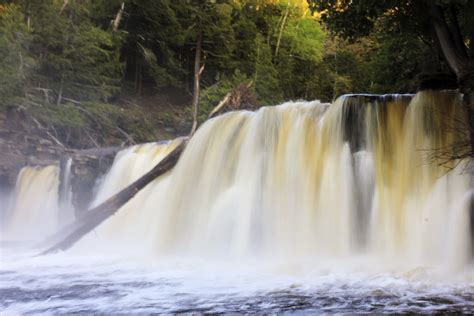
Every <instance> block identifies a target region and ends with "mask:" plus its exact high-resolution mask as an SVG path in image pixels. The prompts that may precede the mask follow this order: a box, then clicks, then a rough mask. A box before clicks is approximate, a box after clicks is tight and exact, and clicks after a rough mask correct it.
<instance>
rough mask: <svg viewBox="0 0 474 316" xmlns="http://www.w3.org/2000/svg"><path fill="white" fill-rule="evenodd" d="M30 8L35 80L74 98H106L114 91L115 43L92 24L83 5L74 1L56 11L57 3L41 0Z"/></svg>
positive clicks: (117, 65)
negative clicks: (35, 65)
mask: <svg viewBox="0 0 474 316" xmlns="http://www.w3.org/2000/svg"><path fill="white" fill-rule="evenodd" d="M74 3H75V2H74ZM34 9H35V11H34V12H35V13H34V15H33V16H32V19H33V22H35V23H34V24H33V30H32V35H33V41H32V44H31V45H32V48H31V51H32V52H33V54H34V55H36V56H37V60H38V70H37V72H36V73H35V75H36V76H35V79H36V80H39V81H40V82H41V83H42V84H43V85H47V86H48V87H49V88H50V89H52V90H54V91H55V92H56V94H57V95H60V94H62V96H64V97H67V98H71V99H77V100H106V99H107V98H109V97H110V96H112V95H113V94H114V93H115V92H117V91H118V88H119V86H120V77H121V66H120V63H119V60H118V59H119V54H118V50H117V44H118V43H117V41H116V39H115V38H114V36H113V34H111V33H110V32H107V31H104V30H102V29H100V28H99V27H96V26H94V25H93V24H92V22H91V19H90V17H89V16H88V11H87V8H86V7H83V6H81V5H80V4H76V5H74V6H71V7H70V8H67V9H66V10H65V11H64V12H63V14H58V12H59V11H60V7H58V6H57V5H55V4H54V3H49V2H47V1H45V2H43V3H41V4H37V6H36V7H35V8H34Z"/></svg>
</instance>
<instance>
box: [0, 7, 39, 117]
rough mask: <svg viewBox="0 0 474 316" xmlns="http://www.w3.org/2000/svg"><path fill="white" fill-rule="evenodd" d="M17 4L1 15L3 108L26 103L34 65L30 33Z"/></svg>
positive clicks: (0, 92)
mask: <svg viewBox="0 0 474 316" xmlns="http://www.w3.org/2000/svg"><path fill="white" fill-rule="evenodd" d="M23 21H24V16H23V14H22V13H21V11H20V10H19V8H18V7H17V6H15V5H10V6H6V7H5V8H4V10H3V11H2V12H1V14H0V56H2V58H0V108H1V107H6V106H8V105H12V104H18V103H21V102H22V98H23V96H24V89H23V88H24V85H25V81H26V79H27V76H28V74H29V72H30V70H31V67H32V66H33V60H32V59H31V58H30V56H29V54H28V51H27V49H28V41H29V37H30V34H29V32H28V30H27V29H26V26H25V25H24V23H23Z"/></svg>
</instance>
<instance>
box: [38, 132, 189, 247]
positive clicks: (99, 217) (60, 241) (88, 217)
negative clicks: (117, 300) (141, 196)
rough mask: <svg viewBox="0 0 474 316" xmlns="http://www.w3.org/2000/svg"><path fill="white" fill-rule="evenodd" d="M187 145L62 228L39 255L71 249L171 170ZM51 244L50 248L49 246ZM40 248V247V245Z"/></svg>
mask: <svg viewBox="0 0 474 316" xmlns="http://www.w3.org/2000/svg"><path fill="white" fill-rule="evenodd" d="M187 143H188V138H184V139H183V140H182V141H181V143H180V144H179V145H178V146H177V147H176V148H175V149H173V151H171V153H169V154H168V155H167V156H166V157H165V158H164V159H162V160H161V161H160V162H159V163H158V164H157V165H156V166H155V167H154V168H153V169H152V170H150V171H149V172H148V173H146V174H145V175H144V176H142V177H141V178H139V179H138V180H136V181H135V182H133V183H132V184H130V185H129V186H127V187H126V188H125V189H123V190H121V191H120V192H118V193H117V194H115V195H113V196H112V197H110V198H109V199H108V200H106V201H105V202H103V203H102V204H100V205H98V206H96V207H94V208H92V209H90V210H88V211H86V212H84V213H82V215H81V216H80V217H79V218H78V219H77V220H76V221H75V222H74V223H73V224H71V225H69V226H67V227H65V228H63V229H62V230H61V231H60V232H59V233H57V234H55V235H53V236H51V237H50V238H48V239H47V240H46V241H45V242H44V243H43V244H44V245H46V246H47V249H46V250H45V251H43V252H42V253H41V254H48V253H52V252H56V251H59V250H67V249H69V248H70V247H72V246H73V245H74V244H75V243H76V242H77V241H78V240H80V239H81V238H82V237H83V236H84V235H86V234H87V233H89V232H91V231H92V230H94V229H95V228H96V227H97V226H99V225H100V224H101V223H103V222H104V221H105V220H106V219H107V218H109V217H110V216H112V215H113V214H115V213H116V212H117V211H118V210H119V209H120V208H121V207H122V206H123V205H124V204H125V203H127V202H128V201H130V199H132V198H133V197H134V196H135V195H136V194H137V193H138V192H140V190H141V189H143V188H144V187H146V186H147V185H148V184H149V183H150V182H152V181H153V180H155V179H156V178H158V177H159V176H161V175H163V174H165V173H166V172H168V171H169V170H171V169H172V168H173V167H174V166H175V165H176V163H177V162H178V160H179V157H180V156H181V153H182V152H183V151H184V148H185V147H186V145H187ZM51 244H52V246H50V245H51ZM40 247H41V245H40Z"/></svg>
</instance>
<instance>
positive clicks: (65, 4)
mask: <svg viewBox="0 0 474 316" xmlns="http://www.w3.org/2000/svg"><path fill="white" fill-rule="evenodd" d="M69 1H70V0H64V2H63V5H62V7H61V10H59V14H63V12H64V10H66V8H67V6H68V5H69Z"/></svg>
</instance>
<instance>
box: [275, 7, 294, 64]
mask: <svg viewBox="0 0 474 316" xmlns="http://www.w3.org/2000/svg"><path fill="white" fill-rule="evenodd" d="M289 14H290V1H288V7H287V8H286V12H285V16H284V17H283V21H282V22H281V26H280V32H279V34H278V39H277V44H276V48H275V58H274V60H275V62H276V59H277V57H278V51H279V49H280V43H281V37H282V36H283V30H284V28H285V24H286V19H287V18H288V15H289Z"/></svg>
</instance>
